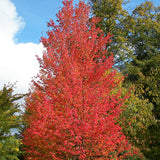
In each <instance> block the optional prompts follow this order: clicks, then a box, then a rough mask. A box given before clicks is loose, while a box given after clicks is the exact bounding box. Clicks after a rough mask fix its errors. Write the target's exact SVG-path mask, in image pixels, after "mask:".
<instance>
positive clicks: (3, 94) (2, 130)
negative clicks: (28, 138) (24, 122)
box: [0, 86, 23, 160]
mask: <svg viewBox="0 0 160 160" xmlns="http://www.w3.org/2000/svg"><path fill="white" fill-rule="evenodd" d="M22 97H23V96H22V95H13V86H8V87H7V86H4V87H3V89H2V90H1V91H0V159H1V160H18V155H19V145H20V141H19V140H18V139H17V138H16V137H15V135H14V134H13V133H12V132H13V129H18V128H19V127H20V125H21V119H20V117H21V116H20V115H18V113H20V108H19V107H20V106H19V105H18V103H16V102H15V101H16V100H18V99H20V98H22Z"/></svg>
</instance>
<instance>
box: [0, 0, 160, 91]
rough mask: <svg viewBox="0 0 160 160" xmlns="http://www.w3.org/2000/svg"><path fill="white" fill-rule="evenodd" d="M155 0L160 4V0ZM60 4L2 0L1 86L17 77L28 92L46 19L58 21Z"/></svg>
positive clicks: (132, 4)
mask: <svg viewBox="0 0 160 160" xmlns="http://www.w3.org/2000/svg"><path fill="white" fill-rule="evenodd" d="M78 1H79V0H74V3H78ZM144 1H145V0H130V3H129V4H128V6H127V7H128V8H131V9H133V8H134V7H135V6H136V5H139V4H140V3H141V2H144ZM86 2H87V0H86ZM152 2H153V3H154V5H156V6H157V5H160V0H152ZM60 7H62V0H0V24H1V25H0V45H1V52H0V89H2V87H3V85H4V84H8V82H10V83H14V82H16V81H17V83H16V86H17V88H16V92H18V93H26V92H28V88H29V84H30V82H31V80H32V79H33V78H32V77H34V76H36V75H37V73H38V71H39V64H38V61H37V60H36V57H35V55H38V56H39V57H41V56H42V53H43V50H44V48H43V46H42V44H41V43H40V42H39V41H40V38H41V36H42V35H45V33H46V31H47V22H48V21H49V20H50V19H51V18H52V19H53V20H54V21H56V13H58V10H59V9H60Z"/></svg>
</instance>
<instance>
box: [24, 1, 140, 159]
mask: <svg viewBox="0 0 160 160" xmlns="http://www.w3.org/2000/svg"><path fill="white" fill-rule="evenodd" d="M63 5H64V7H63V8H62V10H61V11H59V13H58V14H57V18H58V20H57V21H58V25H55V24H54V22H53V21H52V20H51V21H50V23H48V26H49V27H50V28H51V29H50V30H49V31H48V32H47V35H48V37H47V38H44V37H43V38H42V43H43V45H44V46H45V47H46V52H44V54H43V58H42V59H40V58H39V62H40V67H41V70H40V73H39V76H38V78H39V80H38V81H34V83H33V90H32V91H31V93H30V94H29V96H28V98H27V100H26V111H27V114H26V115H25V120H26V123H27V125H28V126H27V128H26V130H25V132H24V134H23V135H24V139H23V143H24V144H25V146H26V147H25V149H26V153H27V155H26V158H27V159H34V160H36V159H70V160H71V159H72V160H76V159H105V160H107V159H114V158H115V159H122V158H126V157H127V156H129V155H130V156H131V155H132V154H137V153H136V152H134V151H135V149H132V148H131V145H130V144H129V143H128V142H127V139H126V137H125V136H124V134H123V133H122V131H121V130H122V129H121V127H120V126H119V124H118V123H117V118H118V117H119V114H120V113H121V106H122V104H123V102H124V100H125V98H126V96H124V97H123V98H121V90H118V91H117V93H116V94H113V93H112V91H113V90H114V89H115V88H117V87H118V86H119V84H120V83H121V82H122V80H123V77H121V78H120V79H118V78H117V79H116V80H115V77H116V74H117V71H116V70H112V71H111V69H112V65H113V57H112V56H111V55H110V56H107V57H108V58H106V55H107V54H108V53H107V51H106V49H105V48H106V43H109V42H110V35H109V34H107V36H106V37H104V34H103V32H102V30H100V29H98V28H96V26H95V24H96V23H97V22H98V19H97V18H92V20H91V21H90V20H89V12H90V11H89V7H88V6H87V5H85V3H84V2H82V1H80V2H79V4H78V5H76V7H75V8H74V7H73V1H72V0H70V1H68V0H65V1H63ZM106 71H111V72H110V73H109V74H106Z"/></svg>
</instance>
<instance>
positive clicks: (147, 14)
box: [90, 0, 160, 159]
mask: <svg viewBox="0 0 160 160" xmlns="http://www.w3.org/2000/svg"><path fill="white" fill-rule="evenodd" d="M90 2H91V7H92V9H93V11H92V13H93V14H94V15H96V16H98V17H101V21H100V23H99V24H97V26H98V27H101V28H102V29H103V31H104V33H106V34H107V33H108V31H110V32H111V33H112V34H113V38H112V42H111V44H110V45H109V46H107V48H109V49H111V51H113V53H114V56H115V60H116V62H117V65H116V66H118V68H119V69H120V70H121V72H122V73H123V74H126V75H128V76H127V78H126V79H125V81H124V86H128V84H132V85H134V86H135V91H134V94H135V95H136V96H137V97H138V98H139V100H138V101H137V102H142V101H143V100H144V101H148V103H149V104H151V106H153V109H152V112H153V115H154V117H155V119H156V120H155V123H154V124H153V125H150V126H148V127H147V128H145V132H146V134H145V136H144V134H143V133H142V131H140V132H139V133H138V134H139V135H142V137H141V138H140V137H139V138H140V139H143V140H144V142H145V143H144V146H141V147H140V148H141V150H142V152H143V153H144V155H145V156H146V157H147V158H149V159H157V158H158V159H159V157H160V156H159V153H160V151H159V150H160V145H159V135H160V134H159V128H160V125H159V121H160V7H155V6H154V5H153V3H152V2H150V1H146V2H144V3H142V4H140V5H139V6H137V7H136V8H135V9H134V10H133V11H131V10H130V11H127V10H125V9H124V8H123V4H124V3H125V1H124V0H120V1H117V0H90ZM133 105H135V103H133ZM141 105H142V103H141V104H140V103H139V104H137V106H139V109H138V108H137V109H138V111H141V109H142V108H143V107H145V106H144V105H143V107H141ZM134 107H136V106H133V108H134ZM146 107H147V105H146ZM126 113H127V112H126ZM126 118H127V115H126ZM130 136H131V139H133V138H134V137H133V135H130ZM140 139H139V140H140Z"/></svg>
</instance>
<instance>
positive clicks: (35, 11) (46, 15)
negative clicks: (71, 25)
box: [12, 0, 78, 43]
mask: <svg viewBox="0 0 160 160" xmlns="http://www.w3.org/2000/svg"><path fill="white" fill-rule="evenodd" d="M12 2H13V3H14V4H15V6H16V8H17V12H18V14H19V15H20V16H22V17H23V20H24V22H25V23H26V25H25V28H24V30H22V31H21V32H20V33H19V34H17V39H18V42H23V43H25V42H29V41H31V42H34V43H39V39H40V37H41V35H42V34H44V33H45V32H46V31H47V22H48V21H49V20H50V18H52V19H53V20H54V21H56V13H57V12H58V10H59V9H60V7H62V0H12ZM74 3H78V0H74Z"/></svg>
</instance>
